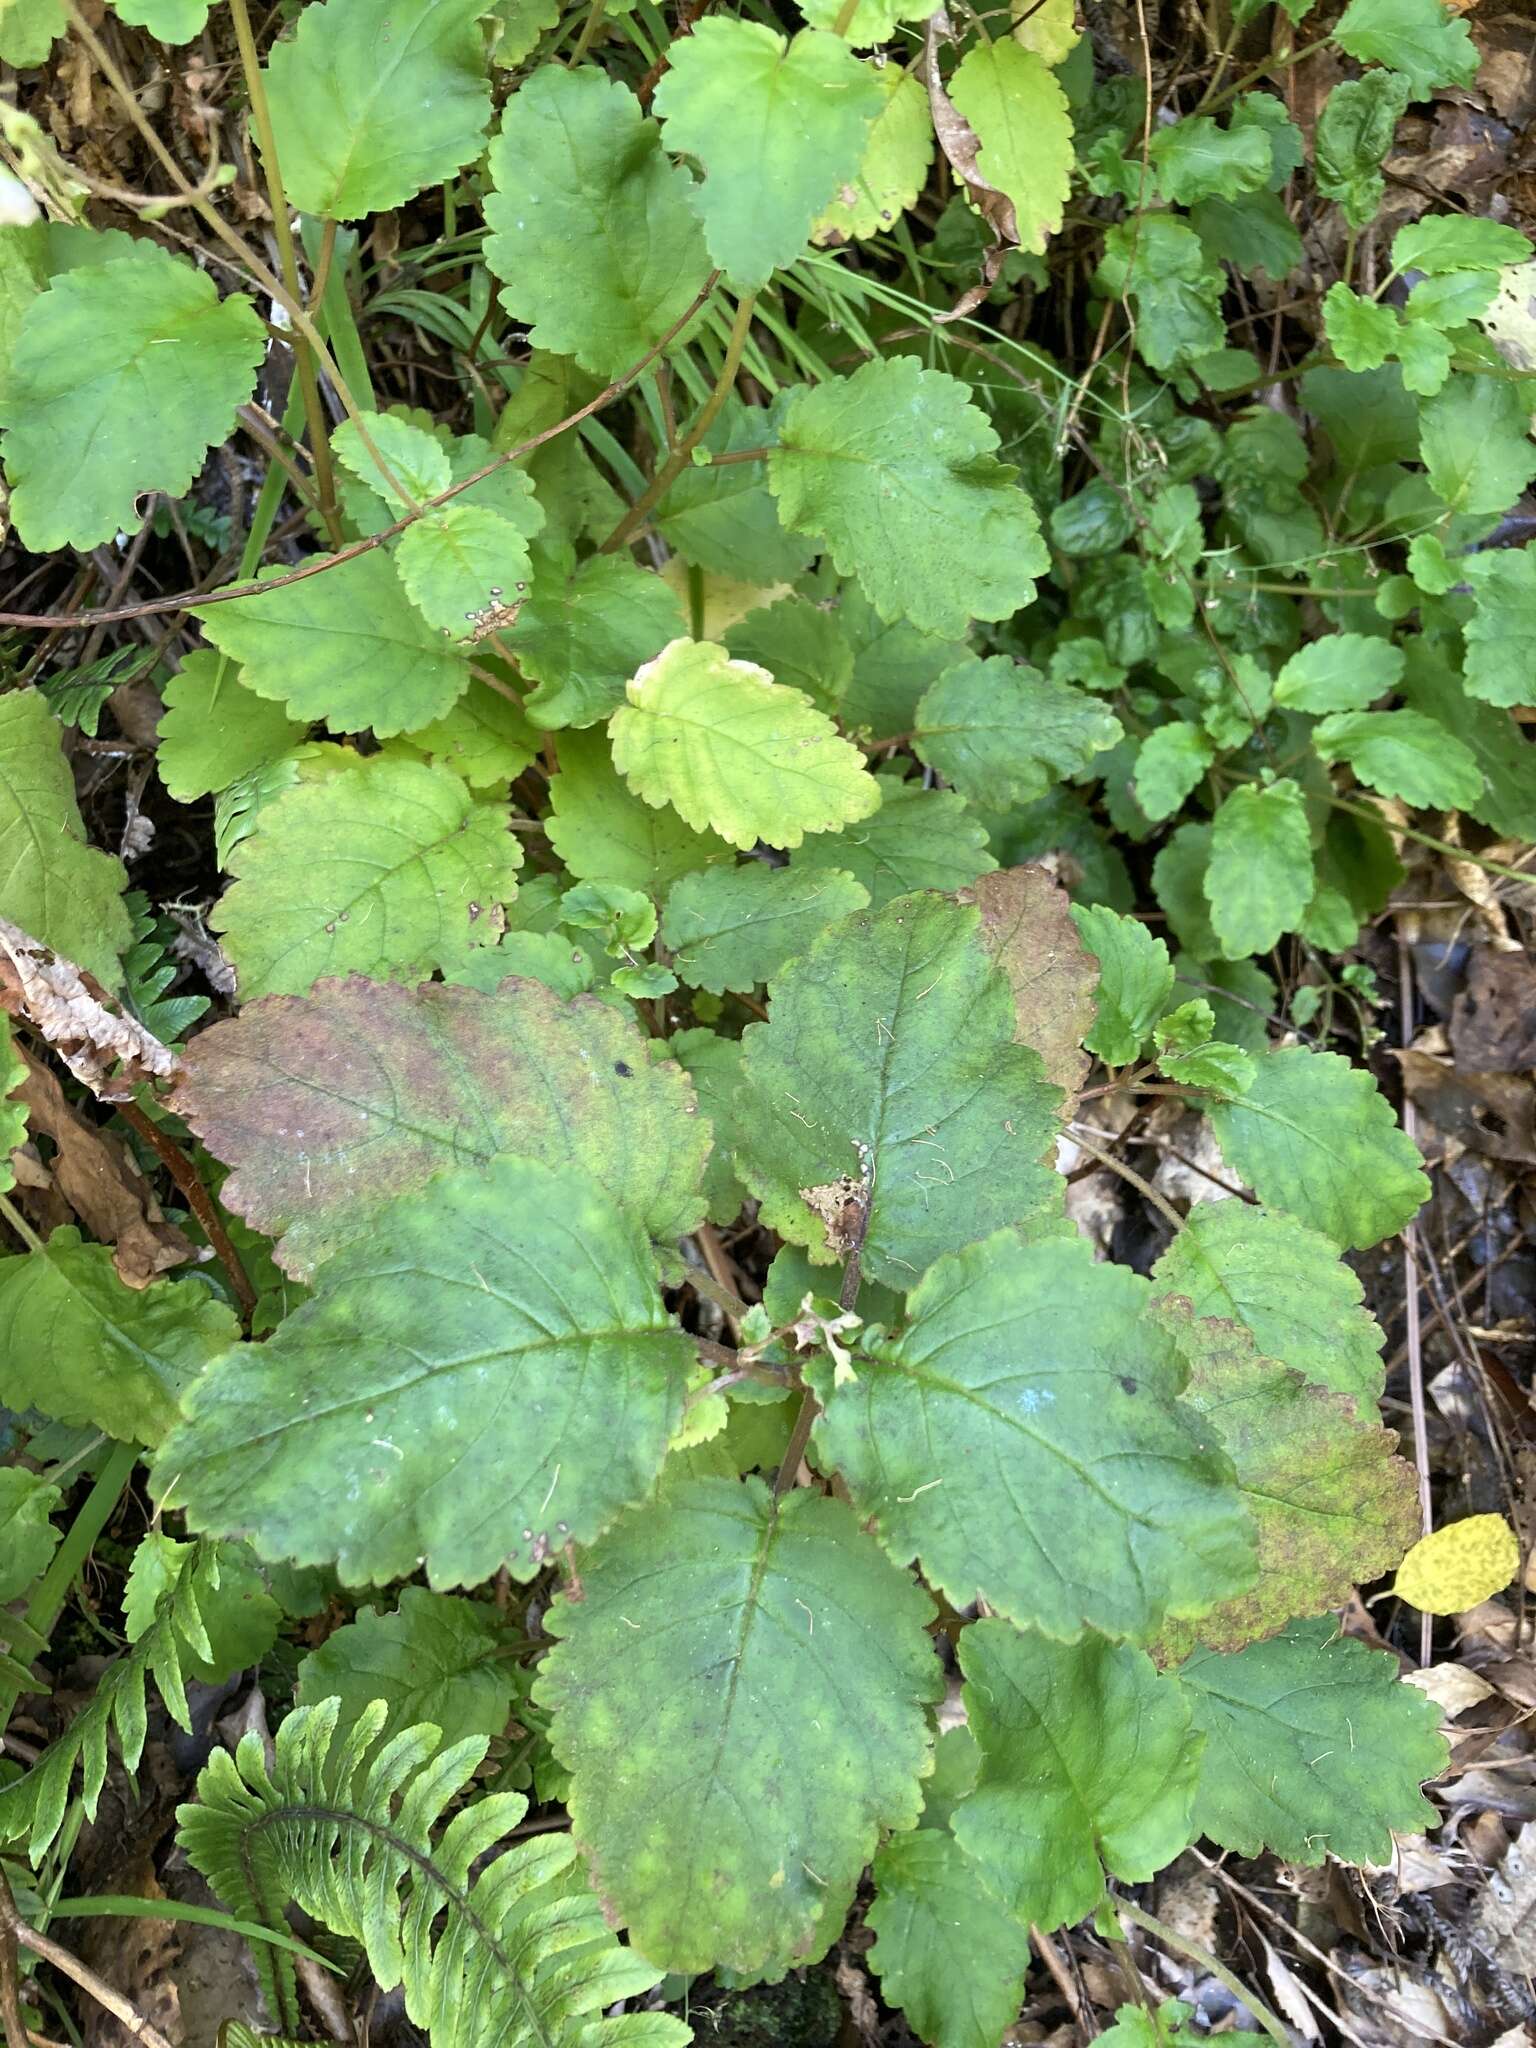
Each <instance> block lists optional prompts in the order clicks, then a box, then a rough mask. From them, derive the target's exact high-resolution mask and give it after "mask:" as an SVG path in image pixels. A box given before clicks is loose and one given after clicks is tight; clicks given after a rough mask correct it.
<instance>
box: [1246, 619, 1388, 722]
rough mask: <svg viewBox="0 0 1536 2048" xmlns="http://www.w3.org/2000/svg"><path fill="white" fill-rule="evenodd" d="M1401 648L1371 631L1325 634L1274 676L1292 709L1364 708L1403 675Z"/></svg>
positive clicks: (1278, 693)
mask: <svg viewBox="0 0 1536 2048" xmlns="http://www.w3.org/2000/svg"><path fill="white" fill-rule="evenodd" d="M1406 662H1407V657H1406V656H1405V655H1404V653H1403V650H1402V648H1400V647H1394V646H1393V644H1392V642H1391V641H1390V640H1383V639H1380V638H1379V637H1378V636H1377V635H1376V634H1374V633H1328V634H1325V635H1324V636H1323V638H1322V639H1321V640H1313V641H1311V642H1309V643H1308V645H1307V646H1305V647H1302V648H1299V649H1298V650H1297V652H1296V653H1295V654H1293V655H1292V656H1291V657H1290V659H1289V661H1287V662H1286V664H1285V666H1284V667H1283V668H1282V669H1281V671H1280V673H1279V675H1278V676H1277V677H1276V678H1275V702H1276V703H1277V704H1283V705H1285V706H1286V707H1287V709H1289V710H1292V711H1312V712H1324V711H1364V710H1365V709H1366V707H1367V706H1368V705H1371V704H1374V703H1375V702H1376V699H1377V698H1378V697H1385V696H1387V695H1388V694H1389V692H1391V691H1393V690H1395V689H1396V688H1397V686H1398V684H1399V683H1400V682H1401V681H1402V679H1403V669H1404V667H1405V666H1406Z"/></svg>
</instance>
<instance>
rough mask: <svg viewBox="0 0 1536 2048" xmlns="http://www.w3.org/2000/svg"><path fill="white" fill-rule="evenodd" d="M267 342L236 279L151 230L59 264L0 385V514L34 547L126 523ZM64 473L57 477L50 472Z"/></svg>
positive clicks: (81, 540)
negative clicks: (131, 248) (5, 508)
mask: <svg viewBox="0 0 1536 2048" xmlns="http://www.w3.org/2000/svg"><path fill="white" fill-rule="evenodd" d="M265 350H266V337H265V335H264V333H263V331H262V326H261V322H260V320H259V319H258V318H257V316H256V309H255V307H254V306H253V305H252V304H251V302H250V300H249V299H248V298H246V297H245V296H244V295H243V294H242V293H238V292H237V293H235V294H234V295H233V296H232V297H230V298H227V299H221V298H220V297H219V295H218V292H217V291H216V290H215V289H214V284H213V280H212V278H211V277H208V276H206V275H205V274H204V273H203V272H202V271H200V270H195V269H194V268H193V267H192V265H191V264H190V263H184V262H182V261H181V260H180V259H179V258H178V257H175V256H171V255H168V254H167V253H166V251H164V250H163V249H160V248H157V247H155V246H154V245H153V244H150V245H148V246H147V247H146V249H145V250H144V252H143V253H141V254H137V255H134V256H132V257H123V258H119V259H116V260H114V261H112V262H109V263H102V264H92V265H87V266H84V267H82V268H80V269H76V270H66V271H62V272H60V273H59V274H58V275H57V276H55V278H54V279H53V281H52V283H51V284H50V285H49V287H48V289H47V290H46V291H44V292H39V293H38V295H37V296H36V298H34V299H33V300H32V302H31V304H30V305H29V306H28V307H27V309H26V311H25V313H23V315H22V318H21V326H20V329H19V331H18V333H17V336H16V342H15V346H14V349H13V350H12V353H11V360H10V364H9V367H8V369H7V372H6V376H5V384H4V388H3V390H0V428H4V430H5V434H4V453H5V473H6V477H7V479H8V481H9V483H10V487H11V516H12V518H13V519H14V520H15V522H16V530H17V532H18V533H19V534H20V536H21V538H22V540H23V541H24V542H25V544H26V545H27V547H28V548H30V549H31V550H32V552H33V553H34V554H40V555H41V554H48V553H50V552H51V551H52V550H53V549H55V548H65V547H75V548H91V547H95V546H96V545H97V543H98V542H100V541H104V540H111V538H112V537H113V535H114V534H115V533H117V531H118V530H119V528H126V529H127V530H128V531H129V532H130V533H132V532H135V531H137V529H138V526H139V524H140V515H139V514H138V512H137V511H136V510H135V507H136V504H137V501H138V499H139V498H140V497H141V496H143V495H144V494H145V493H146V492H149V491H163V492H164V493H165V494H166V496H167V497H171V498H179V497H180V496H181V495H182V493H183V492H184V491H185V490H186V489H187V488H188V486H189V485H190V484H191V482H192V479H193V477H194V476H195V475H196V474H197V471H198V469H199V468H200V467H201V465H202V461H203V457H204V455H205V454H206V453H207V451H208V449H209V448H210V447H211V446H212V445H213V444H214V443H215V442H216V441H220V440H222V439H223V438H224V436H225V435H226V434H227V433H228V432H229V431H230V428H231V427H232V426H233V424H234V419H235V412H236V409H237V407H239V406H241V405H243V404H244V403H245V401H246V400H247V399H248V398H249V397H250V395H251V391H252V388H253V386H254V385H255V382H256V371H257V367H258V365H259V364H260V362H261V359H262V356H263V354H264V353H265ZM61 478H67V479H68V486H67V488H63V487H61V484H60V479H61Z"/></svg>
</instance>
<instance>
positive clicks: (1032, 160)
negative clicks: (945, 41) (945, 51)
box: [949, 36, 1073, 255]
mask: <svg viewBox="0 0 1536 2048" xmlns="http://www.w3.org/2000/svg"><path fill="white" fill-rule="evenodd" d="M949 96H950V98H951V100H952V101H953V102H954V104H955V107H956V108H957V110H958V111H959V112H960V113H961V114H962V115H964V117H965V119H966V120H967V121H968V122H969V123H970V125H971V127H972V129H973V130H974V131H975V135H976V139H977V141H978V143H979V144H980V145H981V146H980V149H979V151H978V152H977V156H976V172H977V174H978V175H979V176H980V177H981V178H983V179H984V180H985V181H986V183H987V184H989V185H991V186H992V187H993V189H994V190H996V191H998V192H1001V193H1002V194H1003V196H1004V197H1005V198H1006V199H1007V201H1008V204H1009V206H1010V207H1011V208H1012V210H1013V227H1014V231H1015V234H1016V236H1017V240H1018V244H1019V247H1020V248H1021V249H1024V250H1028V251H1031V252H1033V253H1034V254H1035V255H1039V254H1040V253H1041V252H1042V251H1043V250H1044V248H1045V245H1046V243H1047V241H1048V240H1049V239H1050V237H1051V236H1052V235H1054V234H1055V233H1056V232H1057V230H1058V229H1059V228H1060V226H1061V214H1062V208H1063V207H1064V206H1065V204H1066V200H1067V193H1068V191H1069V189H1070V187H1071V183H1072V167H1073V151H1072V116H1071V114H1070V113H1069V112H1068V109H1067V96H1066V94H1065V92H1063V91H1062V88H1061V85H1060V83H1059V81H1058V80H1057V77H1056V74H1055V72H1054V71H1052V70H1051V68H1050V66H1049V65H1048V64H1047V63H1046V61H1045V59H1044V58H1043V57H1040V56H1038V55H1037V54H1036V53H1035V52H1034V51H1033V50H1026V49H1025V48H1024V46H1023V45H1022V44H1021V43H1017V42H1015V41H1014V40H1013V38H1012V37H1011V36H998V37H996V38H995V39H994V40H992V41H986V40H983V41H980V42H975V43H972V45H971V47H970V48H969V49H968V50H967V51H966V53H965V55H964V56H963V57H962V58H961V59H960V62H959V64H958V66H957V67H956V70H955V75H954V77H953V78H952V79H951V80H950V83H949Z"/></svg>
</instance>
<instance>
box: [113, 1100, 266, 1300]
mask: <svg viewBox="0 0 1536 2048" xmlns="http://www.w3.org/2000/svg"><path fill="white" fill-rule="evenodd" d="M117 1108H118V1111H119V1113H120V1115H121V1116H122V1119H123V1122H124V1123H125V1124H127V1126H128V1127H129V1129H130V1130H132V1131H137V1133H138V1135H139V1136H140V1137H141V1138H142V1139H143V1140H144V1142H145V1144H146V1145H148V1146H149V1147H150V1149H151V1150H152V1151H153V1152H154V1154H155V1156H156V1157H157V1158H158V1159H159V1161H160V1163H161V1165H162V1166H163V1167H164V1168H165V1170H166V1172H167V1173H168V1174H169V1175H170V1176H171V1179H172V1180H173V1181H175V1183H176V1185H177V1187H178V1188H180V1190H181V1192H182V1194H183V1195H185V1196H186V1199H187V1207H188V1208H189V1209H190V1210H191V1211H192V1214H193V1215H194V1216H195V1217H196V1218H197V1220H198V1222H199V1223H200V1224H201V1225H202V1227H203V1234H204V1235H205V1236H206V1238H207V1239H208V1242H209V1243H210V1244H211V1245H212V1246H213V1249H214V1252H215V1254H216V1255H217V1257H218V1261H219V1264H220V1265H221V1266H222V1267H223V1268H224V1271H225V1272H226V1273H227V1274H228V1275H229V1284H230V1286H231V1287H232V1288H233V1289H234V1292H235V1299H236V1300H237V1301H238V1302H239V1304H240V1313H241V1315H242V1316H243V1317H244V1318H245V1320H246V1322H247V1323H249V1321H250V1319H251V1316H252V1313H253V1312H254V1310H255V1307H256V1290H255V1288H254V1287H253V1286H252V1285H251V1282H250V1276H249V1275H248V1274H247V1272H246V1270H245V1267H244V1266H243V1265H242V1264H241V1261H240V1254H239V1253H238V1252H237V1251H236V1250H235V1247H234V1242H233V1240H232V1239H231V1237H230V1234H229V1232H228V1231H227V1230H226V1229H225V1228H224V1219H223V1217H221V1216H220V1214H219V1212H218V1210H217V1209H216V1208H215V1206H214V1202H213V1197H212V1196H211V1195H210V1194H209V1192H208V1190H207V1189H206V1188H205V1187H204V1186H203V1184H202V1182H201V1180H200V1179H199V1178H198V1173H197V1168H196V1167H195V1166H194V1165H193V1164H192V1162H191V1160H190V1159H189V1158H188V1157H187V1155H186V1153H185V1152H183V1151H182V1149H181V1147H180V1146H179V1145H178V1144H176V1142H175V1141H174V1139H172V1138H171V1137H169V1136H168V1135H167V1133H166V1132H164V1131H162V1130H161V1128H160V1126H159V1125H158V1124H157V1123H155V1122H154V1121H153V1120H152V1119H151V1118H149V1117H147V1116H146V1115H145V1114H144V1112H143V1110H142V1109H140V1107H139V1105H138V1104H137V1103H136V1102H120V1103H118V1105H117Z"/></svg>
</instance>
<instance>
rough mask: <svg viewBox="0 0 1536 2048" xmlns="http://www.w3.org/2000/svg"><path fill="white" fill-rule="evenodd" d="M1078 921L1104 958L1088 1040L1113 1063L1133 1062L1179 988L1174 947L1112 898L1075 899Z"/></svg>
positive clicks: (1094, 949)
mask: <svg viewBox="0 0 1536 2048" xmlns="http://www.w3.org/2000/svg"><path fill="white" fill-rule="evenodd" d="M1072 921H1073V923H1074V924H1075V925H1076V926H1077V931H1078V936H1079V938H1081V940H1082V942H1083V944H1084V946H1086V947H1087V949H1088V951H1089V953H1090V954H1091V955H1092V956H1093V958H1094V959H1095V960H1096V961H1097V963H1098V978H1097V986H1096V988H1095V990H1094V1018H1093V1028H1092V1030H1091V1031H1087V1032H1085V1033H1084V1034H1083V1043H1084V1045H1086V1046H1087V1048H1088V1050H1089V1051H1090V1052H1096V1053H1097V1054H1098V1055H1099V1058H1100V1059H1101V1060H1103V1061H1104V1062H1105V1063H1106V1064H1107V1065H1108V1066H1112V1067H1124V1066H1128V1065H1129V1064H1130V1062H1131V1061H1132V1060H1134V1059H1135V1058H1136V1056H1137V1054H1138V1053H1139V1052H1140V1051H1141V1048H1142V1046H1143V1045H1144V1044H1145V1043H1146V1041H1147V1038H1148V1036H1149V1035H1150V1033H1151V1030H1152V1027H1153V1025H1154V1024H1155V1023H1156V1022H1157V1020H1158V1018H1159V1017H1160V1016H1161V1015H1162V1014H1163V1011H1164V1010H1165V1009H1166V1008H1167V1005H1168V998H1169V996H1170V995H1171V994H1172V993H1173V962H1172V960H1170V959H1169V957H1168V948H1167V947H1166V946H1165V945H1164V944H1163V942H1162V940H1161V939H1160V938H1159V937H1158V936H1157V934H1156V933H1155V932H1152V931H1149V930H1148V929H1147V927H1146V926H1145V925H1144V924H1143V923H1142V922H1141V920H1140V919H1139V918H1135V917H1122V916H1121V915H1120V914H1119V912H1118V911H1114V910H1111V909H1109V907H1108V906H1107V905H1106V904H1102V903H1093V904H1087V903H1078V904H1074V905H1073V907H1072Z"/></svg>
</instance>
